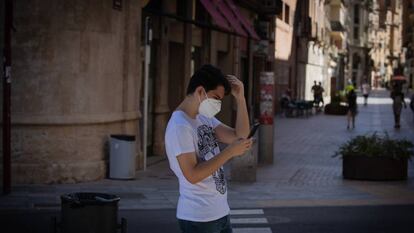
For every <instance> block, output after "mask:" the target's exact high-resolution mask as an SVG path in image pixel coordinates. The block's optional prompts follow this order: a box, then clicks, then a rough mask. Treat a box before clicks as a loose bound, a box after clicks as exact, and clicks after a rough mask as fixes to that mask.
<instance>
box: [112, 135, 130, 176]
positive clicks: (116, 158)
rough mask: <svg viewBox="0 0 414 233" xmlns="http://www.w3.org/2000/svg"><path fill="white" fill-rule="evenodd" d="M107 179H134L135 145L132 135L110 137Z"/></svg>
mask: <svg viewBox="0 0 414 233" xmlns="http://www.w3.org/2000/svg"><path fill="white" fill-rule="evenodd" d="M109 144H110V145H109V146H110V152H109V178H111V179H134V178H135V159H136V154H135V151H136V143H135V136H133V135H111V136H110V143H109Z"/></svg>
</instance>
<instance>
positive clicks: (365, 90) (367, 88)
mask: <svg viewBox="0 0 414 233" xmlns="http://www.w3.org/2000/svg"><path fill="white" fill-rule="evenodd" d="M369 91H370V86H369V84H368V83H364V84H362V94H363V95H369Z"/></svg>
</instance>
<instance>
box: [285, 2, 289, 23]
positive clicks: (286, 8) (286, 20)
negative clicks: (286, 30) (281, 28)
mask: <svg viewBox="0 0 414 233" xmlns="http://www.w3.org/2000/svg"><path fill="white" fill-rule="evenodd" d="M285 22H286V23H287V24H290V7H289V5H287V4H285Z"/></svg>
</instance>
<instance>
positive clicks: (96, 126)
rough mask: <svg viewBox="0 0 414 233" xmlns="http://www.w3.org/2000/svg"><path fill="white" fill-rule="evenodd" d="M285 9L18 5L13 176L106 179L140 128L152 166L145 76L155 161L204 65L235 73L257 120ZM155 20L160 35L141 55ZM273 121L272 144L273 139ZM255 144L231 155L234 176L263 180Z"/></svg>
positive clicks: (232, 4)
mask: <svg viewBox="0 0 414 233" xmlns="http://www.w3.org/2000/svg"><path fill="white" fill-rule="evenodd" d="M33 9H36V10H33ZM279 9H280V2H279V1H259V0H258V1H252V0H243V1H233V0H225V1H215V0H142V1H115V0H114V1H89V0H88V1H81V2H79V1H77V2H73V3H72V2H67V1H61V0H57V1H53V2H50V1H49V2H46V1H36V2H30V3H26V2H23V1H15V23H14V24H15V27H16V28H18V30H17V31H16V32H14V34H13V47H12V50H13V67H12V69H13V77H14V79H13V85H12V88H13V90H12V93H13V94H12V180H13V182H14V183H73V182H84V181H92V180H98V179H102V178H105V177H106V174H107V172H108V154H109V146H108V138H109V136H110V135H112V134H128V135H134V136H135V138H136V148H137V151H136V167H137V169H142V168H143V167H145V166H146V164H147V163H148V162H149V161H151V160H146V158H144V156H143V153H142V148H143V146H142V144H141V141H142V139H143V138H142V135H143V128H144V127H143V120H142V119H143V118H142V114H143V105H144V104H143V103H144V98H143V97H144V96H143V95H144V90H145V89H144V88H145V85H144V84H145V83H144V74H145V71H148V73H149V75H148V77H149V82H148V87H149V88H148V93H149V100H148V101H149V114H148V124H147V127H148V134H147V135H148V136H147V144H146V145H145V146H146V148H147V151H148V159H151V158H155V157H156V156H157V155H158V156H159V157H164V156H165V148H164V146H165V142H164V132H165V127H166V124H167V121H168V119H169V117H170V115H171V113H172V112H173V111H174V109H175V108H176V107H177V105H178V104H179V103H180V101H181V100H182V99H183V98H184V96H185V91H186V90H185V89H186V87H187V83H188V81H189V79H190V77H191V75H192V73H193V72H194V70H196V69H197V68H198V67H200V66H201V65H202V64H205V63H210V64H213V65H216V66H218V67H219V68H221V69H222V70H223V72H224V73H225V74H235V75H236V76H238V77H239V78H240V79H241V80H242V81H243V82H244V85H245V87H246V91H245V93H246V99H247V102H248V103H247V104H248V108H249V112H250V116H251V119H252V122H253V121H256V120H260V117H261V109H260V101H261V99H260V94H259V93H260V90H261V89H260V88H261V86H260V85H261V83H260V77H261V75H262V74H263V72H267V73H272V72H273V71H274V56H273V55H274V47H275V45H274V44H275V41H274V37H273V35H274V16H275V15H276V14H277V12H278V11H279ZM148 20H149V21H150V22H151V23H150V28H151V32H152V40H151V42H150V44H149V46H150V50H149V51H150V56H148V54H147V56H144V55H145V52H144V51H145V44H146V42H147V40H146V39H147V38H146V37H145V35H146V33H147V32H148V31H147V30H146V29H145V28H146V24H145V22H148ZM145 59H148V62H149V68H148V70H145V69H146V66H145V63H144V61H145ZM235 108H236V105H235V103H233V101H232V99H231V97H226V99H225V100H224V101H223V106H222V109H223V111H222V112H221V113H220V115H219V116H218V118H219V119H220V120H221V121H223V122H224V123H226V124H228V125H233V124H234V121H235V112H236V109H235ZM270 108H273V106H270ZM269 127H271V128H269V130H268V132H267V134H269V132H270V135H266V133H265V134H264V135H263V137H264V138H267V139H269V138H270V139H269V140H267V144H266V148H272V143H273V141H272V134H273V130H272V125H269ZM262 133H263V132H262ZM262 142H266V140H262ZM269 143H270V145H269ZM258 150H259V149H258V148H257V147H256V148H255V150H254V151H253V152H251V153H249V154H248V155H246V156H243V157H241V158H238V159H235V160H233V161H232V164H231V169H232V170H233V174H240V175H238V176H235V175H233V176H232V179H235V180H237V179H238V180H241V181H252V180H255V174H256V166H257V161H258ZM270 151H271V152H272V151H273V150H272V149H270ZM271 156H272V157H273V154H271ZM164 158H165V157H164Z"/></svg>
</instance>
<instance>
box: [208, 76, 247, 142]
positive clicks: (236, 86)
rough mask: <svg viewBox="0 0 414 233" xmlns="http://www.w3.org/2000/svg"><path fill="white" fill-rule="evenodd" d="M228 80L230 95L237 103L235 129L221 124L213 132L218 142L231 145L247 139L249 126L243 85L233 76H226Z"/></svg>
mask: <svg viewBox="0 0 414 233" xmlns="http://www.w3.org/2000/svg"><path fill="white" fill-rule="evenodd" d="M228 79H229V82H230V84H231V93H232V95H233V96H234V98H235V99H236V103H237V115H236V117H237V118H236V127H235V128H234V129H233V128H231V127H229V126H226V125H224V124H221V125H219V126H217V127H216V128H215V132H216V137H217V139H218V140H219V141H220V142H223V143H226V144H231V143H233V142H234V141H236V140H237V139H239V138H247V136H248V135H249V131H250V124H249V114H248V113H247V106H246V99H245V98H244V86H243V83H242V82H241V81H240V80H239V79H237V78H236V77H235V76H228Z"/></svg>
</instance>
